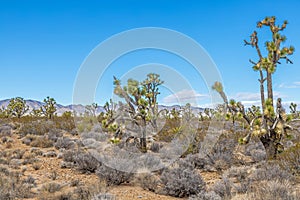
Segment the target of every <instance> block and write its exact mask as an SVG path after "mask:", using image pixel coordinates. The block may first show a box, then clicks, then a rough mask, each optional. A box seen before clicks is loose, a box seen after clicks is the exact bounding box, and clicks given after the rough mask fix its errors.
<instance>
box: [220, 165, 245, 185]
mask: <svg viewBox="0 0 300 200" xmlns="http://www.w3.org/2000/svg"><path fill="white" fill-rule="evenodd" d="M250 170H251V167H250V166H240V167H235V166H234V167H231V168H230V169H228V170H226V171H225V172H224V174H223V176H225V177H227V178H234V179H235V180H236V181H237V182H242V181H244V180H245V179H247V178H248V176H249V174H250Z"/></svg>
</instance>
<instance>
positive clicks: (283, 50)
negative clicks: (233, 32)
mask: <svg viewBox="0 0 300 200" xmlns="http://www.w3.org/2000/svg"><path fill="white" fill-rule="evenodd" d="M275 22H276V18H275V17H274V16H273V17H266V18H265V19H263V20H262V21H259V22H258V23H257V27H258V28H263V27H268V28H269V29H270V31H271V34H272V39H271V41H266V42H265V46H266V50H267V55H265V56H263V55H262V53H261V50H260V47H259V44H258V36H257V32H256V31H254V32H253V33H252V34H251V36H250V41H246V40H244V42H245V45H251V46H252V47H255V49H256V51H257V54H258V57H259V59H258V61H256V62H254V61H252V60H250V62H251V63H252V64H253V65H254V66H253V69H254V70H255V71H259V73H260V79H259V82H260V92H261V100H262V101H261V103H262V108H263V110H264V104H265V100H264V99H265V98H264V81H265V80H267V89H268V99H270V101H271V106H273V85H272V75H273V73H274V72H275V71H276V68H277V66H278V64H281V62H280V61H281V60H282V59H283V60H285V61H286V62H287V63H292V61H291V60H290V59H289V58H288V56H289V55H292V54H293V53H294V50H295V49H294V47H293V46H290V47H282V43H283V42H285V40H286V37H285V36H284V35H281V34H280V32H281V31H283V30H284V29H285V28H286V25H287V24H288V22H287V21H284V22H283V24H282V25H276V23H275ZM263 71H265V72H266V76H267V77H266V78H264V75H263Z"/></svg>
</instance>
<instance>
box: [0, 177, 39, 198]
mask: <svg viewBox="0 0 300 200" xmlns="http://www.w3.org/2000/svg"><path fill="white" fill-rule="evenodd" d="M32 196H33V194H32V192H31V187H30V185H29V184H26V183H24V182H23V181H21V180H20V174H18V173H10V174H9V175H8V176H5V175H3V174H0V199H1V200H11V199H24V198H31V197H32Z"/></svg>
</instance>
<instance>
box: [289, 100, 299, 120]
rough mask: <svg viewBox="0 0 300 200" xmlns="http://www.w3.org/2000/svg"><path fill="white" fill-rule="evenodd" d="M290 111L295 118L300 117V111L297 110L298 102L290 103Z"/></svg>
mask: <svg viewBox="0 0 300 200" xmlns="http://www.w3.org/2000/svg"><path fill="white" fill-rule="evenodd" d="M290 113H291V114H292V116H293V117H294V118H298V117H299V112H298V111H297V104H296V103H293V102H292V103H291V104H290Z"/></svg>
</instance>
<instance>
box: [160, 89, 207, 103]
mask: <svg viewBox="0 0 300 200" xmlns="http://www.w3.org/2000/svg"><path fill="white" fill-rule="evenodd" d="M208 97H209V95H207V94H200V93H197V92H196V91H194V90H181V91H179V92H176V93H174V94H171V95H169V96H166V97H165V98H163V103H164V104H185V103H191V104H195V103H196V102H197V101H198V100H203V99H205V98H208ZM193 101H194V102H195V103H192V102H193Z"/></svg>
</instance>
